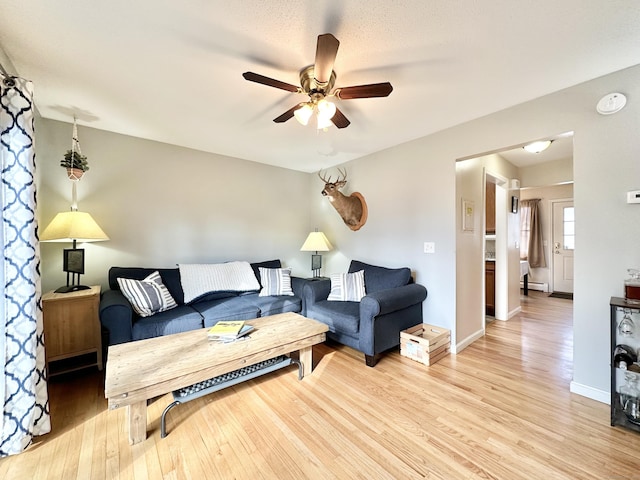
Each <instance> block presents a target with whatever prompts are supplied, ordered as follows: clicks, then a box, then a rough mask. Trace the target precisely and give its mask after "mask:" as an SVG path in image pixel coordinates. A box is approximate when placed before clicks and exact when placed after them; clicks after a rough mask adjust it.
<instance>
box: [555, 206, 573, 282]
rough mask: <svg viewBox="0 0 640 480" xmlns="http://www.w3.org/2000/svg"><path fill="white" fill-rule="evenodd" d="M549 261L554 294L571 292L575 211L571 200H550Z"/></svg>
mask: <svg viewBox="0 0 640 480" xmlns="http://www.w3.org/2000/svg"><path fill="white" fill-rule="evenodd" d="M551 205H552V208H551V217H552V228H551V234H552V245H553V254H552V261H551V269H552V275H551V277H552V279H553V285H552V291H553V293H554V294H558V293H565V294H573V252H574V250H575V243H576V242H575V213H574V208H573V200H552V201H551Z"/></svg>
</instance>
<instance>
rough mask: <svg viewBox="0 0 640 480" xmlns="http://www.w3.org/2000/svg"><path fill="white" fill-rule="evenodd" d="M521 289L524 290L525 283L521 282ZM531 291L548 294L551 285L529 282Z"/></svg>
mask: <svg viewBox="0 0 640 480" xmlns="http://www.w3.org/2000/svg"><path fill="white" fill-rule="evenodd" d="M520 288H524V282H520ZM529 290H537V291H539V292H548V291H549V284H548V283H542V282H532V281H531V280H529Z"/></svg>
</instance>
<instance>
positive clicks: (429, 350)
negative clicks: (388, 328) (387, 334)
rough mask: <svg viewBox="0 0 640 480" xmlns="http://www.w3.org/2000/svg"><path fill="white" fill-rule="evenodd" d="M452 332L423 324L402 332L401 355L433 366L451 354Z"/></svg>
mask: <svg viewBox="0 0 640 480" xmlns="http://www.w3.org/2000/svg"><path fill="white" fill-rule="evenodd" d="M450 347H451V331H449V330H447V329H446V328H442V327H436V326H435V325H429V324H428V323H422V324H420V325H416V326H415V327H411V328H408V329H406V330H403V331H401V332H400V354H401V355H403V356H405V357H409V358H411V359H413V360H416V361H418V362H421V363H424V364H425V365H433V364H434V363H436V362H437V361H438V360H440V359H441V358H442V357H444V356H445V355H447V354H448V353H449V348H450Z"/></svg>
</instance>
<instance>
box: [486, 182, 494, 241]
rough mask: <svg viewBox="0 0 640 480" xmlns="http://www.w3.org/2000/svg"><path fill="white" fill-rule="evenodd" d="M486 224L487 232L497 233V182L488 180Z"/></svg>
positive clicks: (489, 233)
mask: <svg viewBox="0 0 640 480" xmlns="http://www.w3.org/2000/svg"><path fill="white" fill-rule="evenodd" d="M485 207H486V208H485V224H486V233H487V234H488V235H495V233H496V184H495V183H492V182H487V194H486V199H485Z"/></svg>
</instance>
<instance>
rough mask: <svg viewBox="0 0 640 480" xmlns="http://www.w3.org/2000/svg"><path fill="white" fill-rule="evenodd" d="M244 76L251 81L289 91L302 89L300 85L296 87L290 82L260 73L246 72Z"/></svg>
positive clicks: (295, 91)
mask: <svg viewBox="0 0 640 480" xmlns="http://www.w3.org/2000/svg"><path fill="white" fill-rule="evenodd" d="M242 76H243V77H244V79H245V80H249V81H250V82H256V83H261V84H262V85H267V86H268V87H275V88H280V89H282V90H286V91H287V92H293V93H298V91H300V87H296V86H295V85H291V84H290V83H285V82H281V81H280V80H275V79H273V78H269V77H265V76H264V75H260V74H258V73H253V72H244V73H243V74H242Z"/></svg>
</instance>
